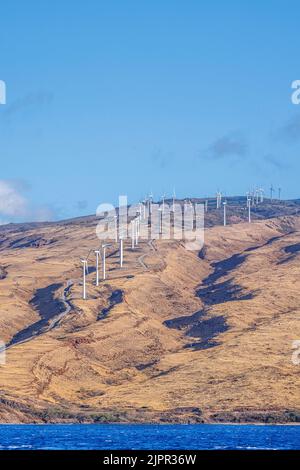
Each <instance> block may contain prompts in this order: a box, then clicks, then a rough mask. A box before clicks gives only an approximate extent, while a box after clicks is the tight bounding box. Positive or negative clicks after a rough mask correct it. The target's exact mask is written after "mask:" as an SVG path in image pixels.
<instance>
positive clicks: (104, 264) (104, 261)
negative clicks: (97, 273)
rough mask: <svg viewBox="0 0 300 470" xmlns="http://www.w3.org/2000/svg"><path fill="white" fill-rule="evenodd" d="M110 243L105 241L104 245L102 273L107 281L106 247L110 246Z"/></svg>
mask: <svg viewBox="0 0 300 470" xmlns="http://www.w3.org/2000/svg"><path fill="white" fill-rule="evenodd" d="M109 246H111V245H110V243H104V244H103V245H102V250H103V252H102V275H103V280H104V281H105V279H106V248H108V247H109Z"/></svg>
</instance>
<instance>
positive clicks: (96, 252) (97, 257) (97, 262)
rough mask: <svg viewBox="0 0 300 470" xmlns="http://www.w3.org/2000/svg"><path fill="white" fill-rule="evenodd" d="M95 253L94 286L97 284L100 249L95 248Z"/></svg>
mask: <svg viewBox="0 0 300 470" xmlns="http://www.w3.org/2000/svg"><path fill="white" fill-rule="evenodd" d="M95 254H96V286H99V256H100V250H95Z"/></svg>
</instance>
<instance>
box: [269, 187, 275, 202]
mask: <svg viewBox="0 0 300 470" xmlns="http://www.w3.org/2000/svg"><path fill="white" fill-rule="evenodd" d="M273 192H274V188H273V184H271V187H270V196H271V197H270V199H271V201H272V200H273Z"/></svg>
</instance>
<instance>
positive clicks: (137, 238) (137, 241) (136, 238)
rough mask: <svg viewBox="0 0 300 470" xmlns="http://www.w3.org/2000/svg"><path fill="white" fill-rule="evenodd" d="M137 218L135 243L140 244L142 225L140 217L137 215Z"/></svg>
mask: <svg viewBox="0 0 300 470" xmlns="http://www.w3.org/2000/svg"><path fill="white" fill-rule="evenodd" d="M134 220H135V244H136V246H138V244H139V234H140V225H139V219H138V217H136V219H134Z"/></svg>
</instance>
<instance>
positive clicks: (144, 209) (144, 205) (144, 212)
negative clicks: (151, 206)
mask: <svg viewBox="0 0 300 470" xmlns="http://www.w3.org/2000/svg"><path fill="white" fill-rule="evenodd" d="M146 204H147V200H146V199H144V200H143V220H145V219H146Z"/></svg>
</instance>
